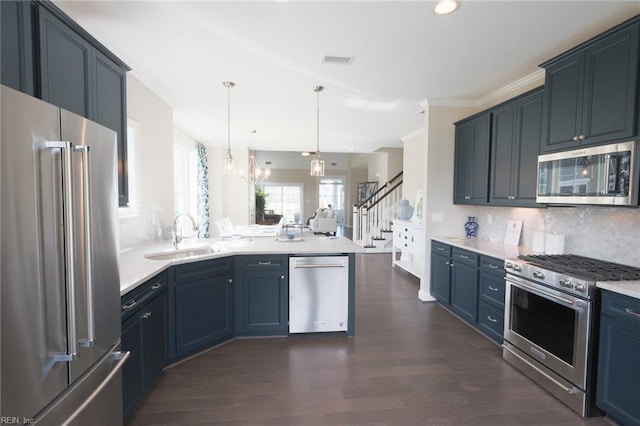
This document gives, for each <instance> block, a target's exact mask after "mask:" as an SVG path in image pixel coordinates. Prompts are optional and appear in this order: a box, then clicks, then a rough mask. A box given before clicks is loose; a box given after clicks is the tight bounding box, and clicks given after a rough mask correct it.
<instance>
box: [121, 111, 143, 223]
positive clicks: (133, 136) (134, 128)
mask: <svg viewBox="0 0 640 426" xmlns="http://www.w3.org/2000/svg"><path fill="white" fill-rule="evenodd" d="M139 141H140V129H139V125H138V123H137V122H136V121H134V120H131V119H127V180H128V188H129V205H128V206H126V207H120V208H119V209H118V214H119V215H120V216H133V215H136V214H139V213H140V212H139V210H140V179H139V177H138V145H139V143H140V142H139Z"/></svg>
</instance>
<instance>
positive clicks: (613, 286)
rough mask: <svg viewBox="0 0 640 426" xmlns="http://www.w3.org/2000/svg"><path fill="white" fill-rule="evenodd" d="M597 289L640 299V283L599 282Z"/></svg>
mask: <svg viewBox="0 0 640 426" xmlns="http://www.w3.org/2000/svg"><path fill="white" fill-rule="evenodd" d="M596 287H598V288H601V289H603V290H609V291H613V292H614V293H619V294H623V295H625V296H629V297H633V298H635V299H640V281H609V282H598V283H596Z"/></svg>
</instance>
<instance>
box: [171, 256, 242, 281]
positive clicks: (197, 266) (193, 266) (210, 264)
mask: <svg viewBox="0 0 640 426" xmlns="http://www.w3.org/2000/svg"><path fill="white" fill-rule="evenodd" d="M232 262H233V258H232V257H223V258H220V259H211V260H203V261H200V262H193V263H186V264H184V265H179V266H176V267H175V268H174V273H175V281H176V282H178V283H182V282H185V281H195V280H200V279H202V278H206V277H210V276H214V275H217V274H223V273H226V272H229V271H231V265H232Z"/></svg>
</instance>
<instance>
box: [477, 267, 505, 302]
mask: <svg viewBox="0 0 640 426" xmlns="http://www.w3.org/2000/svg"><path fill="white" fill-rule="evenodd" d="M504 288H505V284H504V278H501V277H498V276H496V275H494V274H489V273H486V272H485V271H482V272H481V273H480V299H482V300H483V301H485V302H489V303H493V304H494V305H496V306H497V307H500V308H503V309H504Z"/></svg>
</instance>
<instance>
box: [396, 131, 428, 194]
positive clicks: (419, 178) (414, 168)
mask: <svg viewBox="0 0 640 426" xmlns="http://www.w3.org/2000/svg"><path fill="white" fill-rule="evenodd" d="M403 142H404V145H403V146H404V149H403V150H402V153H403V159H402V166H403V171H404V172H403V174H402V197H403V198H406V199H407V200H409V203H411V205H412V206H415V199H416V195H417V193H418V191H419V190H421V189H422V190H424V182H425V180H424V169H425V167H424V151H425V149H424V148H425V144H426V133H425V131H424V130H421V131H419V132H415V133H414V134H412V135H410V136H408V137H406V138H405V139H404V140H403Z"/></svg>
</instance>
